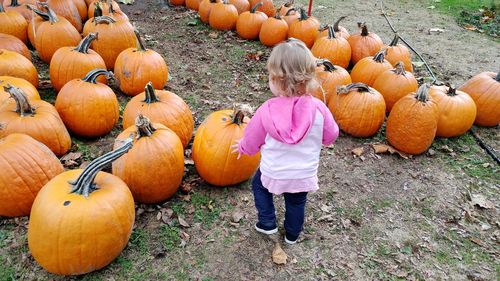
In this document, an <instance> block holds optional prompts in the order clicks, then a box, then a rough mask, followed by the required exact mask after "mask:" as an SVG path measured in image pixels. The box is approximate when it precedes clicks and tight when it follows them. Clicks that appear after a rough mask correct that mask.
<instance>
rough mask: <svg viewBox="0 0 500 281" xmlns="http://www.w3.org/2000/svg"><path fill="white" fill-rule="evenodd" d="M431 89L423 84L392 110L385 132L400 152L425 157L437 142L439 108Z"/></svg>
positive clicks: (397, 103)
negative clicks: (430, 95) (435, 141)
mask: <svg viewBox="0 0 500 281" xmlns="http://www.w3.org/2000/svg"><path fill="white" fill-rule="evenodd" d="M429 87H430V86H429V84H423V85H422V86H420V88H418V90H417V92H416V93H411V94H408V95H406V96H404V97H403V98H401V99H400V100H399V101H398V102H396V104H394V106H393V107H392V110H391V113H390V114H389V118H388V119H387V125H386V129H385V131H386V137H387V140H388V141H389V143H390V144H391V145H392V146H394V147H395V148H396V149H397V150H399V151H402V152H405V153H408V154H421V153H423V152H425V151H426V150H427V149H428V148H429V147H430V146H431V145H432V142H433V141H434V137H435V136H436V130H437V124H438V120H439V108H438V106H437V105H436V103H435V102H434V101H433V100H432V98H430V97H429Z"/></svg>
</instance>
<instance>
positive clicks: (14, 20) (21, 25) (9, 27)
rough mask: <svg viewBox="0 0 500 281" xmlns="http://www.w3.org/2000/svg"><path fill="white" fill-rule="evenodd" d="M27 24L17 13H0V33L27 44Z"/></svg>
mask: <svg viewBox="0 0 500 281" xmlns="http://www.w3.org/2000/svg"><path fill="white" fill-rule="evenodd" d="M27 28H28V23H27V22H26V19H25V18H24V17H23V16H22V15H21V14H20V13H18V12H15V11H6V12H0V33H5V34H9V35H12V36H14V37H17V38H18V39H19V40H21V41H23V43H26V42H28V37H27V36H28V34H27Z"/></svg>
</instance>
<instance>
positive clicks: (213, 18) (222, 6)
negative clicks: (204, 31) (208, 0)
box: [208, 0, 238, 30]
mask: <svg viewBox="0 0 500 281" xmlns="http://www.w3.org/2000/svg"><path fill="white" fill-rule="evenodd" d="M236 21H238V10H236V7H235V6H234V5H232V4H229V2H228V1H227V0H222V1H221V2H219V3H217V4H215V5H214V6H213V7H212V10H211V11H210V16H209V17H208V23H209V24H210V26H211V27H212V28H214V29H218V30H233V29H234V28H235V27H236Z"/></svg>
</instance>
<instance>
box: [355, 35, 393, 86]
mask: <svg viewBox="0 0 500 281" xmlns="http://www.w3.org/2000/svg"><path fill="white" fill-rule="evenodd" d="M365 27H366V26H365ZM365 27H363V28H362V30H361V32H358V33H355V34H351V36H349V38H348V39H347V41H348V42H349V45H351V61H352V63H353V64H356V63H357V62H358V61H360V60H361V59H363V58H365V57H369V56H374V55H375V54H376V53H377V52H378V51H379V50H380V49H381V48H382V47H383V46H384V43H383V42H382V39H380V37H379V36H378V35H377V34H375V33H372V32H368V29H365ZM353 81H354V80H353Z"/></svg>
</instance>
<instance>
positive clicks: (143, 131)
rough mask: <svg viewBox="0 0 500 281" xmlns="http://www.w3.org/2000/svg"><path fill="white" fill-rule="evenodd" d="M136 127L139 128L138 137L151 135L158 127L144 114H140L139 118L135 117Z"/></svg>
mask: <svg viewBox="0 0 500 281" xmlns="http://www.w3.org/2000/svg"><path fill="white" fill-rule="evenodd" d="M135 127H136V128H137V136H136V138H137V139H139V138H142V137H150V136H151V135H152V134H153V133H154V131H156V128H155V127H153V125H152V124H151V122H150V121H149V119H148V118H147V117H145V116H144V115H142V114H139V115H138V116H137V118H135Z"/></svg>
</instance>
